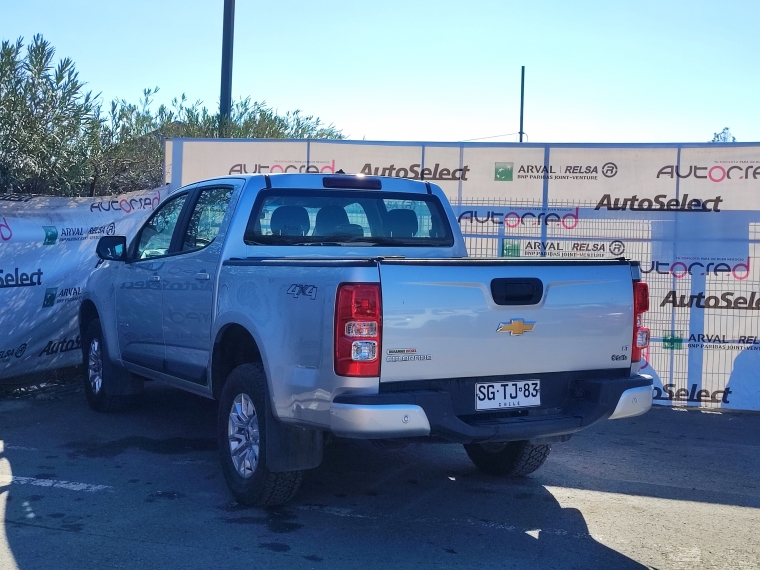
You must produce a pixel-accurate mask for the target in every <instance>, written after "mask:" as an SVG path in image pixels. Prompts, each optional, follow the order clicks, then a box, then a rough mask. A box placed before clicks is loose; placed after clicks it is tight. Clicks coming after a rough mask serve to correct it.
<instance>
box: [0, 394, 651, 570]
mask: <svg viewBox="0 0 760 570" xmlns="http://www.w3.org/2000/svg"><path fill="white" fill-rule="evenodd" d="M151 392H152V393H151V394H150V396H151V398H150V399H146V400H144V401H143V403H142V405H139V406H138V407H136V408H133V409H132V410H129V411H127V412H125V413H123V414H116V415H103V414H94V413H93V412H91V411H90V410H89V409H87V407H86V404H85V403H84V402H83V401H81V400H83V398H82V399H81V400H80V399H79V397H72V398H70V399H69V400H67V401H61V402H58V403H54V404H50V406H51V408H48V409H47V414H46V415H45V417H47V418H48V422H46V423H49V422H50V418H51V417H52V416H51V415H49V414H50V413H55V414H57V418H58V419H57V420H56V422H60V423H62V424H72V425H75V426H76V427H75V428H74V427H72V426H67V425H63V426H59V428H58V429H59V430H62V431H64V432H66V431H68V432H70V433H77V434H78V439H75V440H72V439H69V438H66V437H63V438H61V439H58V440H56V441H55V442H50V443H45V444H44V446H48V445H49V446H50V449H47V448H45V450H44V453H45V454H47V453H50V454H51V455H50V457H51V459H47V458H46V459H44V461H43V460H42V459H33V457H37V456H35V455H34V453H35V452H32V451H28V450H23V449H21V447H19V446H24V445H35V446H38V447H39V451H40V452H43V444H42V443H35V440H34V438H37V437H38V436H39V434H44V433H45V431H46V430H49V429H51V426H50V425H38V424H37V422H36V420H35V421H34V422H31V420H30V423H29V425H28V427H27V428H24V430H25V431H24V434H25V435H26V436H28V437H29V438H30V441H31V443H29V442H25V441H23V440H19V438H18V437H17V438H16V441H17V444H16V446H15V447H13V448H12V449H5V451H4V454H2V455H0V475H2V477H0V508H3V509H4V515H5V518H4V521H5V524H4V528H3V529H2V532H1V533H0V567H3V568H5V567H9V568H14V567H18V568H20V569H31V568H39V567H42V566H44V565H45V564H48V563H51V561H53V562H52V563H53V565H54V566H56V567H60V568H66V567H70V568H77V567H94V566H96V565H105V566H109V565H111V564H113V563H114V561H116V560H121V561H127V560H148V559H150V558H151V557H153V556H160V557H161V558H160V559H161V560H162V561H163V562H162V563H161V565H162V566H167V567H168V566H172V565H176V566H177V567H197V568H207V567H214V566H216V565H217V564H218V563H219V558H218V557H219V556H221V552H222V551H221V550H219V549H223V550H224V556H225V557H226V559H228V562H227V563H233V564H235V565H237V564H238V563H239V564H240V565H246V564H247V565H249V566H250V564H251V561H252V560H255V561H257V565H262V566H263V567H287V566H288V565H298V564H299V563H306V562H308V563H310V564H307V566H308V565H312V566H313V565H314V563H319V562H324V563H325V564H324V566H325V567H336V566H339V567H346V568H348V567H356V565H358V564H361V565H362V566H366V567H368V568H369V567H371V568H382V567H387V566H388V565H392V566H401V567H406V566H422V567H426V566H431V565H438V566H444V567H449V566H479V567H498V568H579V569H581V568H582V569H586V568H644V566H642V565H640V564H639V563H637V562H636V561H634V560H632V559H630V558H628V557H626V556H625V555H623V554H621V553H620V552H618V551H617V550H616V549H615V546H616V545H617V544H618V542H617V541H618V540H620V538H621V537H619V536H618V537H616V536H613V535H612V534H611V533H610V536H604V537H599V536H598V535H595V534H593V533H591V532H589V528H588V525H587V523H586V521H585V519H584V517H583V515H582V513H581V512H580V511H579V510H577V509H573V508H563V507H562V506H561V505H560V503H559V502H558V501H557V499H556V498H555V497H554V496H553V495H552V494H551V492H550V491H549V490H547V488H546V487H544V485H543V484H542V483H541V479H540V478H538V477H533V478H531V477H528V478H522V479H501V478H495V477H490V476H487V475H484V474H482V473H480V472H479V471H478V470H477V469H476V468H475V467H474V466H473V465H472V464H471V463H470V462H469V459H468V458H467V456H466V455H465V453H464V450H463V449H462V447H461V446H459V445H446V444H411V445H410V446H409V447H408V448H406V449H404V450H387V449H378V448H376V447H375V446H373V445H372V444H371V443H370V442H366V441H355V440H341V439H336V440H334V442H333V443H332V444H331V445H330V446H329V447H328V448H327V449H326V451H325V458H324V461H323V463H322V465H321V466H320V467H318V468H317V469H315V470H312V471H310V472H308V473H307V474H306V477H305V480H304V484H303V486H302V488H301V491H300V492H299V494H298V495H297V496H296V498H295V500H294V501H292V502H291V503H289V504H288V505H285V506H283V507H279V508H275V509H268V510H264V509H254V508H247V507H244V506H242V505H237V504H236V503H234V501H232V497H231V495H230V494H229V491H228V490H227V488H226V485H225V483H224V480H223V478H222V477H221V475H220V469H219V467H218V463H217V456H216V455H217V454H216V449H215V442H214V436H213V430H214V418H215V416H216V405H215V403H214V402H212V401H209V400H204V399H202V398H197V397H193V396H191V395H189V394H185V393H182V392H179V391H175V390H169V389H164V388H159V389H157V390H152V389H151ZM45 404H46V405H47V403H45ZM52 406H56V407H55V408H53V407H52ZM35 413H36V412H35ZM36 441H43V440H36ZM53 448H55V449H53ZM25 454H26V455H25ZM53 456H58V459H52V457H53ZM40 457H44V455H42V453H40ZM550 461H551V458H550ZM109 462H110V463H109ZM38 463H47V464H49V465H50V467H51V469H50V470H48V471H45V470H43V469H42V467H43V466H42V465H38ZM117 464H118V465H122V467H123V468H119V469H115V468H114V467H115V466H116V465H117ZM130 464H131V465H130ZM12 469H17V470H18V473H13V475H14V476H27V477H34V478H36V479H50V480H64V481H66V480H68V481H88V482H100V483H105V484H108V485H111V486H112V488H111V490H109V491H104V492H93V493H86V492H73V491H71V490H62V489H54V488H49V487H45V486H34V485H33V484H31V483H30V484H20V485H16V484H13V485H10V484H8V483H9V481H10V474H11V470H12ZM72 469H76V470H77V471H76V472H74V471H72ZM128 469H132V470H135V471H137V472H139V475H137V476H139V477H145V478H149V479H152V480H153V481H154V485H152V486H150V487H146V488H145V489H150V491H147V490H142V491H141V492H140V493H136V492H134V491H133V489H135V488H136V484H133V483H132V481H131V480H130V479H129V477H132V476H134V475H128V474H127V473H126V471H127V470H128ZM37 470H39V472H37ZM122 471H123V473H122ZM539 473H540V472H539ZM162 477H163V480H164V482H165V483H166V485H172V487H171V488H170V487H168V486H164V487H159V488H157V486H158V485H159V484H161V478H162ZM148 492H150V493H151V494H150V495H146V493H148ZM146 496H147V497H148V499H146ZM183 499H184V500H183ZM32 514H34V515H35V516H34V517H31V516H30V515H32ZM157 521H167V522H166V523H161V524H160V525H158V526H157ZM166 525H171V526H173V527H174V528H172V529H171V530H168V527H167V526H166ZM152 529H161V530H160V531H158V532H157V531H156V530H152ZM122 538H124V540H122ZM602 541H603V542H604V544H603V543H602ZM188 549H190V550H188ZM189 552H192V553H195V554H194V555H193V557H191V558H189V557H188V553H189ZM277 557H280V558H277ZM288 557H290V558H288ZM55 561H57V562H55Z"/></svg>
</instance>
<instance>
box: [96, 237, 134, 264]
mask: <svg viewBox="0 0 760 570" xmlns="http://www.w3.org/2000/svg"><path fill="white" fill-rule="evenodd" d="M95 253H96V254H97V255H98V257H99V258H100V259H102V260H105V261H126V260H127V238H126V236H103V237H102V238H100V239H99V240H98V246H97V247H96V248H95Z"/></svg>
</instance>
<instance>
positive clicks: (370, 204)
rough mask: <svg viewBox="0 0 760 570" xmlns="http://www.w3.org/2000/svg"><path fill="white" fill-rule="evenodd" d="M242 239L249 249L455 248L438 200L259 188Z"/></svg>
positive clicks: (358, 193) (378, 194) (354, 192)
mask: <svg viewBox="0 0 760 570" xmlns="http://www.w3.org/2000/svg"><path fill="white" fill-rule="evenodd" d="M244 240H245V243H247V244H248V245H348V244H350V245H366V246H375V245H389V246H401V247H403V246H407V247H430V246H433V247H436V246H437V247H450V246H452V245H454V237H453V234H452V232H451V228H450V227H449V223H448V220H447V219H446V216H445V214H444V210H443V207H442V205H441V202H440V200H438V198H437V197H435V196H432V195H429V194H423V195H420V194H406V193H397V192H382V193H379V192H376V191H375V192H372V191H367V192H362V191H356V190H350V191H345V190H293V189H282V190H262V191H261V192H260V193H259V196H258V197H257V199H256V202H255V204H254V206H253V210H252V211H251V217H250V218H249V220H248V226H247V228H246V231H245V236H244Z"/></svg>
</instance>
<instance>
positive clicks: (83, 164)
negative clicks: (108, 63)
mask: <svg viewBox="0 0 760 570" xmlns="http://www.w3.org/2000/svg"><path fill="white" fill-rule="evenodd" d="M22 50H23V39H22V38H19V39H18V40H17V41H16V42H15V43H11V42H9V41H3V43H2V47H0V189H10V190H12V191H15V192H28V193H35V194H67V195H74V194H77V193H78V192H79V191H80V190H81V188H82V187H83V185H84V184H85V183H86V181H87V180H88V178H89V172H88V163H87V157H88V154H89V144H90V141H91V140H92V139H93V137H94V136H96V135H97V133H98V132H99V131H100V122H99V120H98V118H97V106H96V103H95V98H94V97H93V96H92V95H91V94H90V92H84V90H83V83H82V82H80V81H79V77H78V74H77V72H76V70H75V68H74V63H73V62H72V61H71V59H69V58H64V59H62V60H61V61H60V62H59V63H58V65H57V66H55V67H54V66H53V63H52V62H53V57H54V55H55V49H54V48H53V47H52V46H51V45H50V44H49V43H48V42H46V41H45V40H44V39H43V38H42V36H40V35H37V36H35V37H34V39H33V40H32V43H31V45H29V47H28V49H27V50H26V53H25V54H23V55H22Z"/></svg>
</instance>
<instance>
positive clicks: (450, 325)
mask: <svg viewBox="0 0 760 570" xmlns="http://www.w3.org/2000/svg"><path fill="white" fill-rule="evenodd" d="M97 253H98V256H99V258H100V261H99V267H98V268H97V269H96V270H95V271H94V272H93V273H92V275H91V277H90V278H89V281H88V284H87V287H86V291H85V293H84V299H83V302H82V305H81V309H80V319H79V326H80V329H81V334H82V339H83V342H82V346H83V356H84V365H85V378H84V387H85V393H86V396H87V400H88V402H89V404H90V405H91V406H92V407H93V408H94V409H95V410H97V411H111V410H116V409H118V408H120V407H122V406H123V405H124V403H125V402H126V401H127V400H128V399H129V398H130V396H131V395H133V394H136V393H137V392H139V391H140V390H142V386H143V381H144V380H145V379H150V380H158V381H162V382H166V383H169V384H171V385H173V386H176V387H178V388H181V389H184V390H188V391H190V392H194V393H196V394H200V395H202V396H206V397H209V398H215V399H217V400H218V401H219V414H218V424H217V430H218V440H219V452H220V457H221V463H222V470H223V472H224V475H225V478H226V480H227V482H228V484H229V487H230V489H231V490H232V493H233V494H234V495H235V497H236V498H237V499H238V500H239V501H241V502H243V503H246V504H253V505H273V504H279V503H283V502H285V501H288V500H289V499H291V498H292V497H293V496H294V494H295V493H296V491H297V489H298V486H299V485H300V482H301V479H302V476H303V471H304V470H305V469H310V468H313V467H316V466H317V465H319V463H320V461H321V460H322V452H323V448H324V445H325V442H326V441H327V440H328V439H329V436H330V435H333V436H339V437H348V438H363V439H372V440H379V441H381V442H382V441H388V440H396V441H397V442H408V441H410V440H414V441H448V442H454V443H461V444H463V445H464V449H465V451H466V453H467V455H468V456H469V457H470V458H471V460H472V461H473V463H474V464H475V465H476V466H477V467H478V468H480V469H482V470H483V471H485V472H487V473H491V474H494V475H525V474H527V473H530V472H532V471H534V470H535V469H537V468H538V467H539V466H541V464H542V463H543V462H544V461H545V459H546V457H547V454H548V453H549V450H550V445H551V443H553V442H560V441H566V440H567V439H569V438H570V436H571V435H572V434H573V433H575V432H577V431H579V430H581V429H583V428H585V427H587V426H589V425H591V424H592V423H594V422H596V421H598V420H602V419H614V418H623V417H629V416H635V415H638V414H642V413H644V412H646V411H647V410H648V409H649V408H650V407H651V404H652V379H651V378H650V377H648V376H644V375H640V374H639V373H638V372H639V363H640V361H641V353H642V349H643V348H645V347H646V346H647V344H648V342H649V331H648V330H647V329H646V328H645V327H644V326H643V322H642V318H643V314H644V312H646V311H647V309H648V292H647V287H646V285H645V284H644V283H642V282H641V281H640V279H641V275H640V272H639V267H638V264H637V263H635V262H630V261H627V260H625V259H611V260H555V259H519V258H518V259H515V258H510V259H474V258H468V257H467V251H466V248H465V244H464V240H463V238H462V235H461V233H460V230H459V226H458V224H457V221H456V218H455V217H454V214H453V213H452V210H451V208H450V206H449V204H448V202H447V200H446V197H445V196H444V194H443V192H442V191H441V189H440V188H439V187H437V186H436V185H434V184H430V183H426V182H424V181H412V180H404V179H397V178H379V177H369V176H361V175H358V176H354V175H341V174H336V175H329V176H325V175H320V174H280V175H271V176H262V175H255V176H239V177H225V178H217V179H213V180H207V181H204V182H199V183H196V184H192V185H190V186H187V187H185V188H180V189H178V190H176V191H174V192H172V193H171V194H170V195H169V197H168V198H167V199H166V200H165V201H164V202H163V203H162V204H161V205H160V206H159V207H158V208H157V209H156V211H155V212H154V213H153V215H152V216H151V217H150V218H149V219H148V220H147V222H146V223H145V224H144V225H143V227H142V228H141V229H140V230H139V231H138V232H137V234H136V235H135V236H134V239H132V240H131V242H130V243H128V242H127V239H126V237H124V236H106V237H103V238H101V240H100V241H99V243H98V246H97Z"/></svg>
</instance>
